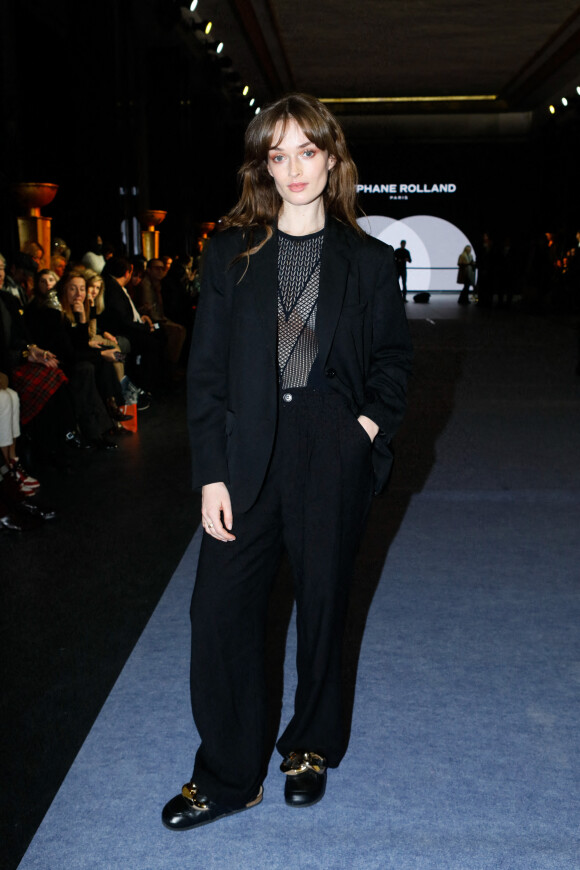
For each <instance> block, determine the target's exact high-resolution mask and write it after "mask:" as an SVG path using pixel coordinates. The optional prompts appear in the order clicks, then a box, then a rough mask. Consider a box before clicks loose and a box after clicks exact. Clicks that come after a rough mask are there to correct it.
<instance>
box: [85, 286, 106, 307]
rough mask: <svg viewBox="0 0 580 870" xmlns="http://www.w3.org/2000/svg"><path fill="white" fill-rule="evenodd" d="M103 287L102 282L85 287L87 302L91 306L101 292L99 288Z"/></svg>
mask: <svg viewBox="0 0 580 870" xmlns="http://www.w3.org/2000/svg"><path fill="white" fill-rule="evenodd" d="M102 286H103V282H102V281H94V282H93V283H92V284H89V286H88V287H87V298H88V300H89V302H90V303H91V304H92V303H93V302H94V301H95V299H96V298H97V296H98V295H99V293H100V292H101V287H102Z"/></svg>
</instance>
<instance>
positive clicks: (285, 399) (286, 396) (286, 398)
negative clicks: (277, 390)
mask: <svg viewBox="0 0 580 870" xmlns="http://www.w3.org/2000/svg"><path fill="white" fill-rule="evenodd" d="M282 401H283V402H291V401H292V393H284V395H283V396H282Z"/></svg>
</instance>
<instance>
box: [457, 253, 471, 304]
mask: <svg viewBox="0 0 580 870" xmlns="http://www.w3.org/2000/svg"><path fill="white" fill-rule="evenodd" d="M457 265H458V267H459V268H458V270H457V283H458V284H463V290H462V291H461V293H460V294H459V299H458V300H457V304H458V305H469V288H470V287H473V286H474V284H475V260H474V259H473V254H472V253H471V245H466V246H465V247H464V249H463V250H462V252H461V253H460V255H459V259H458V260H457Z"/></svg>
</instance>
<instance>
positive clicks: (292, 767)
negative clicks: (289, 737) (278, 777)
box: [280, 752, 326, 776]
mask: <svg viewBox="0 0 580 870" xmlns="http://www.w3.org/2000/svg"><path fill="white" fill-rule="evenodd" d="M280 770H281V771H282V773H285V774H286V775H287V776H297V775H298V774H299V773H304V772H305V771H307V770H313V771H314V772H315V773H324V771H325V770H326V758H324V757H323V756H322V755H317V754H316V752H291V753H290V755H287V756H286V758H285V759H284V761H283V762H282V764H281V765H280Z"/></svg>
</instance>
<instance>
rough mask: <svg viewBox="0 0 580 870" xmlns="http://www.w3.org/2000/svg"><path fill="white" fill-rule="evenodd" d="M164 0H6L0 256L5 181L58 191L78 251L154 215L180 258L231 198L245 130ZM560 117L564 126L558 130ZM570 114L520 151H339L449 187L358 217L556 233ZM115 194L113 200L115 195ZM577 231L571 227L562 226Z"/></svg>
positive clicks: (5, 243)
mask: <svg viewBox="0 0 580 870" xmlns="http://www.w3.org/2000/svg"><path fill="white" fill-rule="evenodd" d="M178 6H179V4H178V3H176V2H174V0H98V2H96V0H82V2H81V0H3V2H2V3H1V4H0V70H1V72H2V78H1V82H0V98H1V100H2V107H1V115H2V133H1V135H0V251H5V252H7V253H10V252H11V251H14V250H15V249H16V247H17V238H16V210H15V207H14V204H13V202H12V200H11V198H10V184H11V183H12V182H15V181H19V180H22V181H50V182H56V183H57V184H59V186H60V187H59V192H58V195H57V197H56V199H55V200H54V202H53V203H52V204H51V205H50V206H48V207H46V208H45V210H44V213H45V214H47V215H51V216H52V217H53V235H59V236H62V237H63V238H65V239H66V240H67V242H69V244H71V245H72V247H73V253H74V254H80V253H82V250H81V249H82V248H84V245H85V242H86V239H87V237H89V236H90V235H93V234H94V233H95V232H97V231H98V232H100V233H101V234H102V235H103V236H105V237H106V238H107V239H109V240H111V241H113V242H118V240H119V227H120V222H121V220H122V218H123V217H124V216H128V217H132V216H133V215H138V214H139V213H140V212H141V211H142V210H143V209H144V208H154V209H163V210H166V211H167V212H168V217H167V219H166V221H165V223H164V224H163V228H162V246H163V247H164V248H165V250H166V251H168V252H175V251H176V250H178V249H182V248H183V247H186V248H190V249H191V246H192V244H193V239H194V237H195V233H196V223H197V222H200V221H205V220H215V219H216V218H218V217H219V216H220V215H221V214H223V213H224V212H225V211H227V210H228V208H229V207H230V206H231V204H232V203H233V201H234V200H235V197H236V191H237V184H236V171H237V168H238V166H239V164H240V162H241V156H242V139H243V130H244V128H245V126H246V124H247V123H248V121H249V119H250V118H251V110H249V109H248V108H247V107H244V106H243V105H242V104H239V103H237V102H236V100H235V99H234V97H232V96H231V93H230V92H229V91H228V90H227V88H226V87H225V85H224V82H223V80H222V79H221V78H220V76H219V73H218V72H217V70H216V66H215V63H214V61H213V60H212V59H211V58H210V57H209V55H208V54H207V53H206V51H205V49H204V48H203V46H201V44H200V43H198V42H196V41H195V38H194V37H193V36H192V35H191V34H189V35H188V34H187V33H186V32H185V31H184V29H183V27H182V26H181V24H180V20H179V15H178ZM570 119H571V120H570ZM579 143H580V134H579V130H578V119H577V115H576V116H573V115H570V117H569V119H568V121H567V123H566V124H562V123H560V122H556V123H553V124H546V125H545V126H544V127H543V128H541V129H538V130H536V131H535V132H534V134H533V136H531V137H530V139H529V141H527V142H525V143H503V144H502V143H500V142H495V143H494V142H486V143H476V142H472V143H461V144H440V143H433V144H430V143H421V144H415V145H414V144H407V143H395V144H391V145H389V146H387V147H382V146H381V144H380V143H373V144H372V145H369V144H368V143H363V142H357V141H356V140H355V141H353V142H351V147H352V150H353V154H354V156H355V159H356V161H357V163H358V165H359V168H360V173H361V180H362V181H370V180H373V181H375V180H376V181H378V182H379V183H380V182H384V183H386V182H401V181H408V182H411V181H412V182H419V183H425V182H429V183H433V182H439V181H452V182H454V183H456V184H457V186H458V191H457V193H456V194H455V195H453V196H452V197H451V196H449V197H445V196H438V197H437V198H436V199H435V198H433V197H427V196H417V195H415V196H413V197H412V199H410V200H409V201H406V202H405V201H391V200H388V199H386V200H383V201H382V202H381V201H380V200H381V198H380V197H378V196H372V197H369V196H365V195H363V196H362V197H361V203H362V206H363V208H364V209H365V211H367V213H370V214H372V213H379V214H380V213H383V214H387V215H391V216H392V217H395V218H398V217H405V216H408V215H411V214H421V213H427V214H437V215H439V216H441V217H445V218H447V219H448V220H451V221H452V222H453V223H456V224H457V225H459V226H460V227H461V228H462V229H463V230H464V231H465V232H466V233H467V235H468V236H470V237H474V238H475V237H477V236H478V235H479V234H480V233H481V232H482V231H483V230H484V229H486V230H488V231H489V230H491V231H497V232H502V233H505V232H512V233H516V234H517V233H518V232H522V233H525V232H530V231H532V230H537V229H547V228H552V229H560V228H561V229H562V231H565V232H569V231H570V228H571V227H574V225H575V223H576V221H577V220H578V214H577V205H576V204H577V202H578V201H579V193H580V191H579V189H578V175H579V174H578V171H577V168H576V163H577V151H578V144H579ZM121 191H124V193H121ZM574 228H576V227H574Z"/></svg>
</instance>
